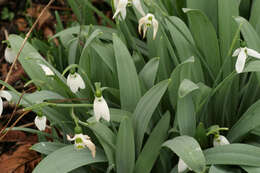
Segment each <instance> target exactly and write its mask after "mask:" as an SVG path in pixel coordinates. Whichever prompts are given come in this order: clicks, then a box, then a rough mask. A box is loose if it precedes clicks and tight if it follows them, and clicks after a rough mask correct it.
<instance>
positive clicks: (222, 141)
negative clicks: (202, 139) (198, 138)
mask: <svg viewBox="0 0 260 173" xmlns="http://www.w3.org/2000/svg"><path fill="white" fill-rule="evenodd" d="M227 144H230V143H229V141H228V140H227V138H226V137H225V136H222V135H217V136H215V137H214V140H213V146H214V147H216V146H220V145H227Z"/></svg>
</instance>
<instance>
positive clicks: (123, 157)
mask: <svg viewBox="0 0 260 173" xmlns="http://www.w3.org/2000/svg"><path fill="white" fill-rule="evenodd" d="M134 165H135V143H134V131H133V125H132V120H131V118H128V117H127V118H125V119H124V120H123V121H122V122H121V124H120V127H119V131H118V134H117V143H116V170H117V172H124V173H133V170H134Z"/></svg>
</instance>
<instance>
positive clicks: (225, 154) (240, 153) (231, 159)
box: [203, 144, 260, 167]
mask: <svg viewBox="0 0 260 173" xmlns="http://www.w3.org/2000/svg"><path fill="white" fill-rule="evenodd" d="M203 153H204V155H205V158H206V162H207V165H212V164H214V165H245V166H258V167H259V166H260V148H259V147H255V146H252V145H247V144H229V145H222V146H217V147H213V148H209V149H207V150H204V151H203Z"/></svg>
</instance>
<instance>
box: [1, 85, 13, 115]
mask: <svg viewBox="0 0 260 173" xmlns="http://www.w3.org/2000/svg"><path fill="white" fill-rule="evenodd" d="M2 98H5V99H6V100H7V101H11V99H12V95H11V94H10V93H9V92H8V91H4V90H3V91H0V116H1V115H2V113H3V100H2Z"/></svg>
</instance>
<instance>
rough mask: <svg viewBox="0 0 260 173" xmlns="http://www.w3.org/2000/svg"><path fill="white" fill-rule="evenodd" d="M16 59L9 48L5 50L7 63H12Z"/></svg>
mask: <svg viewBox="0 0 260 173" xmlns="http://www.w3.org/2000/svg"><path fill="white" fill-rule="evenodd" d="M15 57H16V53H15V52H14V51H13V50H12V49H11V48H9V47H6V49H5V60H6V61H7V62H9V63H13V62H14V60H15Z"/></svg>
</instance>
